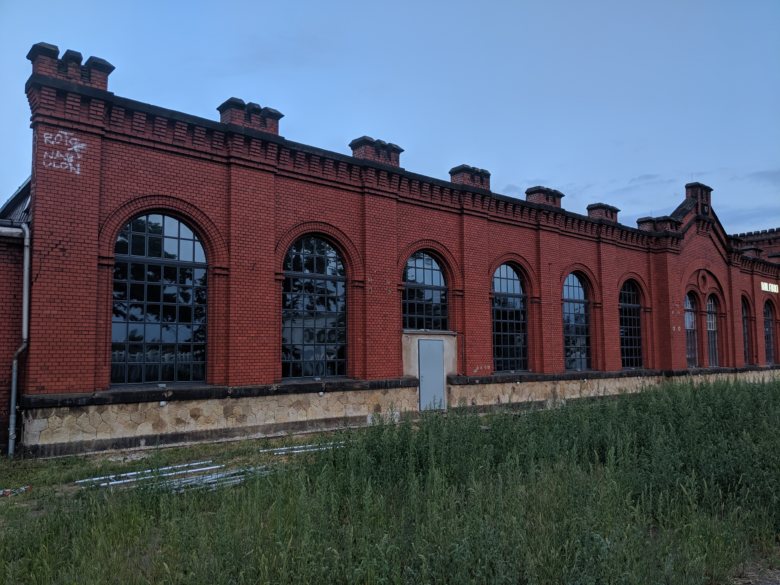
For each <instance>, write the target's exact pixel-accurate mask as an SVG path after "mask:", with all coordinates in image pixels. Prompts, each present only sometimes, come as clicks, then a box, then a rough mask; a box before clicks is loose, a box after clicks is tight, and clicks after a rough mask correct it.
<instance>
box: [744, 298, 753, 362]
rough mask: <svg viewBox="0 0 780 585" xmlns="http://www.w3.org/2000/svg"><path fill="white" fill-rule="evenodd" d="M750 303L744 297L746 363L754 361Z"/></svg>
mask: <svg viewBox="0 0 780 585" xmlns="http://www.w3.org/2000/svg"><path fill="white" fill-rule="evenodd" d="M750 341H751V339H750V305H749V304H748V302H747V299H745V298H744V297H743V298H742V349H743V351H744V353H745V364H746V365H747V364H751V363H753V352H752V348H751V343H750Z"/></svg>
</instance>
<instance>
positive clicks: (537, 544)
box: [0, 384, 780, 585]
mask: <svg viewBox="0 0 780 585" xmlns="http://www.w3.org/2000/svg"><path fill="white" fill-rule="evenodd" d="M342 439H343V440H345V441H346V446H345V447H344V448H342V449H336V450H333V451H327V452H323V453H317V454H314V455H308V456H306V457H301V458H297V459H294V460H292V461H290V462H289V463H287V464H285V465H284V466H282V467H281V469H280V471H279V472H277V473H274V474H272V475H269V476H267V477H263V478H256V479H254V480H251V481H249V482H248V483H246V484H243V485H241V486H238V487H234V488H226V489H222V490H219V491H216V492H206V493H203V492H190V493H183V494H172V493H166V492H163V491H161V490H156V489H135V490H126V491H114V492H108V491H98V490H85V491H78V492H74V493H72V494H71V495H69V496H68V497H63V496H62V495H60V494H59V493H57V492H56V491H54V492H52V493H48V494H44V496H38V497H39V498H42V500H39V501H38V505H37V506H30V505H29V504H30V500H27V499H25V498H21V497H20V498H18V499H14V498H9V499H8V501H6V502H3V503H2V505H0V530H1V531H2V532H0V536H2V538H1V539H0V581H2V580H3V579H4V580H5V582H6V583H209V584H211V583H274V584H275V583H529V584H532V583H533V584H536V583H539V584H541V583H549V584H560V583H570V584H583V585H584V584H602V583H616V584H617V583H619V584H630V583H636V584H647V583H665V584H689V583H726V582H728V579H729V577H730V575H732V574H734V573H735V571H738V570H739V567H740V565H741V563H743V562H745V561H747V560H749V559H755V558H763V559H770V560H771V559H773V558H774V559H775V560H776V557H774V555H776V553H777V545H778V535H780V385H778V384H772V385H749V384H739V385H715V386H707V387H699V388H692V387H688V386H673V387H666V388H664V389H661V390H658V391H651V392H645V393H643V394H641V395H636V396H627V397H622V398H618V399H614V400H611V399H610V400H602V401H599V402H595V403H589V404H570V405H568V406H566V407H565V408H561V409H557V410H552V411H535V412H528V413H524V414H517V413H504V414H495V415H490V416H481V417H480V416H477V415H474V414H469V413H457V412H450V413H448V414H447V415H446V416H445V415H432V416H426V417H424V418H423V419H422V420H420V421H417V422H414V423H413V422H410V421H405V422H402V423H401V424H399V425H394V424H378V425H376V426H373V427H371V428H369V429H364V430H360V431H351V432H345V433H343V437H340V438H339V440H342ZM327 440H328V441H330V440H333V438H332V437H329V438H328V439H327ZM247 445H250V447H247ZM223 448H225V447H223ZM233 448H234V449H236V448H237V447H233ZM256 448H257V443H244V444H243V446H242V447H240V452H241V453H242V456H243V457H245V458H246V457H248V455H247V454H248V453H249V451H251V450H253V449H256ZM258 459H259V457H258ZM36 463H37V465H41V463H43V464H53V465H56V464H57V463H55V462H36ZM25 464H26V465H35V464H27V463H25ZM15 465H19V464H18V463H15V464H13V465H9V464H7V463H6V464H3V466H0V472H3V473H4V472H5V471H6V470H14V469H15V468H14V466H15ZM14 473H16V471H14ZM63 476H68V477H69V474H68V473H63ZM12 500H13V501H12Z"/></svg>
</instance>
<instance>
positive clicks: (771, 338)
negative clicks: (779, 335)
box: [764, 301, 775, 366]
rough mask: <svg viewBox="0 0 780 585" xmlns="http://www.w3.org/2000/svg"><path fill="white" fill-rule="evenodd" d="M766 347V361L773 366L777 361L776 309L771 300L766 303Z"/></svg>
mask: <svg viewBox="0 0 780 585" xmlns="http://www.w3.org/2000/svg"><path fill="white" fill-rule="evenodd" d="M764 348H765V350H766V363H767V365H768V366H771V365H772V364H774V363H775V311H774V309H773V308H772V305H770V304H769V301H767V302H766V303H764Z"/></svg>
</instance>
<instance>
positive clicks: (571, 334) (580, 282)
mask: <svg viewBox="0 0 780 585" xmlns="http://www.w3.org/2000/svg"><path fill="white" fill-rule="evenodd" d="M572 279H574V280H572ZM575 282H576V284H575ZM578 290H581V291H582V295H581V296H582V298H581V299H580V298H577V297H575V296H567V292H568V293H571V292H573V291H578ZM589 293H590V285H589V283H588V280H587V279H586V278H585V277H584V276H583V275H581V274H580V273H578V272H570V273H569V274H568V275H567V276H566V278H565V279H564V281H563V287H562V294H561V315H562V325H563V364H564V369H566V370H567V371H576V372H579V371H587V370H590V369H592V366H593V362H592V359H593V358H592V347H591V345H592V344H591V339H592V332H591V315H590V313H591V307H590V305H591V300H590V294H589ZM577 307H581V311H577V310H576V309H577ZM578 315H582V316H583V317H584V323H575V322H571V323H567V316H571V317H572V318H573V319H574V320H576V319H577V316H578ZM583 331H584V332H583ZM581 342H582V343H581ZM583 347H584V352H583ZM575 350H576V353H578V354H579V355H577V356H576V357H571V358H570V357H569V355H568V354H569V353H570V352H571V353H575ZM582 353H584V354H585V355H584V356H583V355H581V354H582ZM570 360H575V362H574V365H572V366H570V365H569V364H570ZM582 366H584V367H582Z"/></svg>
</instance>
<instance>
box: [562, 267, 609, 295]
mask: <svg viewBox="0 0 780 585" xmlns="http://www.w3.org/2000/svg"><path fill="white" fill-rule="evenodd" d="M570 274H574V275H576V276H577V277H578V278H579V279H580V282H581V283H582V286H583V287H585V294H586V295H587V296H588V302H590V303H593V304H595V305H601V302H602V290H601V286H600V285H599V284H598V279H597V278H596V275H595V274H594V273H593V271H592V270H591V269H590V268H588V267H587V266H585V265H584V264H580V263H574V264H570V265H568V266H566V267H565V268H564V269H563V270H562V271H561V281H560V284H559V286H558V288H559V290H563V285H564V283H565V282H566V279H567V278H568V276H569V275H570Z"/></svg>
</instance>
